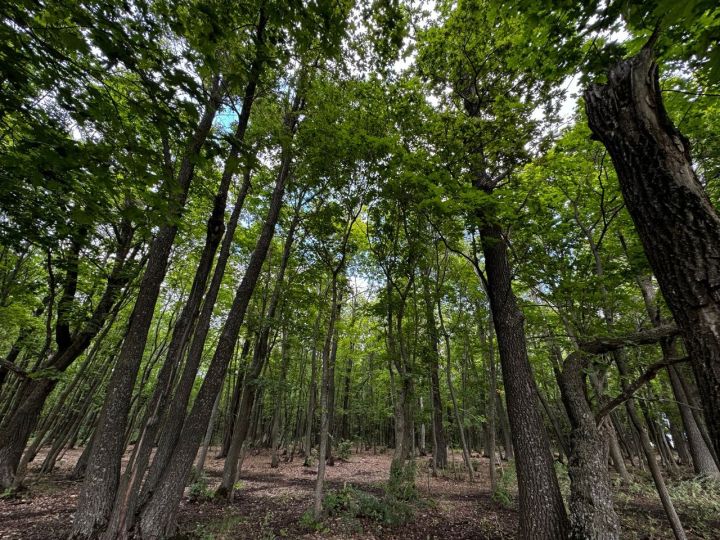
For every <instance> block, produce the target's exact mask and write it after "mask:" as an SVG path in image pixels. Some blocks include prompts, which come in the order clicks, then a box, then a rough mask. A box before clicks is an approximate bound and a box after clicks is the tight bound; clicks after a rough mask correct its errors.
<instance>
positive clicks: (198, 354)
mask: <svg viewBox="0 0 720 540" xmlns="http://www.w3.org/2000/svg"><path fill="white" fill-rule="evenodd" d="M250 184H251V170H250V168H249V167H248V168H247V169H246V171H245V178H244V180H243V185H242V188H241V189H240V193H239V194H238V196H237V199H236V201H235V206H234V207H233V211H232V214H231V216H230V220H229V221H228V224H227V228H226V231H225V237H224V238H223V241H222V246H221V247H220V253H219V255H218V259H217V262H216V263H215V270H214V271H213V277H212V280H211V282H210V287H209V288H208V291H207V294H206V295H205V300H204V301H203V307H202V309H201V311H200V317H199V318H198V321H197V323H196V324H195V331H194V332H193V337H192V341H191V343H190V350H189V351H188V355H187V359H186V360H185V366H184V368H183V372H182V375H181V377H180V381H179V382H178V385H177V388H176V390H175V394H174V396H173V399H172V400H171V401H170V404H169V407H168V411H167V412H166V414H165V417H164V421H163V426H162V431H161V433H160V439H159V441H158V445H157V449H156V450H155V456H154V457H153V461H152V464H151V465H150V469H149V470H148V473H147V477H146V478H145V481H144V483H143V486H142V491H141V495H140V504H142V503H143V502H144V501H146V500H147V498H148V497H149V495H150V493H152V491H153V490H154V489H155V485H156V484H157V482H158V480H159V479H160V475H161V474H162V471H163V469H164V467H165V466H166V465H167V462H168V460H169V459H170V455H171V454H172V451H173V448H174V447H175V444H176V443H177V440H178V437H179V436H180V431H181V430H182V423H183V420H184V419H185V413H186V411H187V406H188V403H189V401H190V395H191V393H192V389H193V386H194V384H195V377H196V375H197V370H198V367H199V366H200V361H201V360H202V354H203V351H204V349H205V340H206V339H207V335H208V332H209V330H210V320H211V318H212V314H213V310H214V308H215V301H216V300H217V297H218V294H219V293H220V288H221V287H222V281H223V277H224V276H225V268H226V267H227V263H228V260H229V259H230V250H231V248H232V245H233V242H234V238H235V229H236V228H237V224H238V220H239V219H240V212H241V211H242V208H243V205H244V203H245V198H246V197H247V194H248V191H249V190H250Z"/></svg>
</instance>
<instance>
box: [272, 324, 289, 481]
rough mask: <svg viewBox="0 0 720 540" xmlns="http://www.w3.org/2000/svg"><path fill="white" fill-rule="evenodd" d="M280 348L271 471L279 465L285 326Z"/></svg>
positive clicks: (286, 367)
mask: <svg viewBox="0 0 720 540" xmlns="http://www.w3.org/2000/svg"><path fill="white" fill-rule="evenodd" d="M280 348H281V353H280V380H279V385H278V391H277V392H276V393H275V399H274V401H275V407H274V410H273V417H272V428H271V433H270V448H271V451H272V457H271V458H270V459H271V461H270V467H272V468H273V469H277V468H278V466H279V465H280V459H279V458H278V449H279V447H280V440H279V439H280V424H281V416H282V412H283V407H284V405H285V399H284V395H285V381H286V379H287V372H288V366H289V358H290V356H289V354H288V330H287V327H286V326H285V325H283V329H282V344H281V347H280Z"/></svg>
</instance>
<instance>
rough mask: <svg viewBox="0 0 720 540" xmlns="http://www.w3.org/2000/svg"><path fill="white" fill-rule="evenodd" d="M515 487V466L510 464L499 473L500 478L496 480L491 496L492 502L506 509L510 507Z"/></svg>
mask: <svg viewBox="0 0 720 540" xmlns="http://www.w3.org/2000/svg"><path fill="white" fill-rule="evenodd" d="M516 485H517V475H516V473H515V464H514V463H510V464H508V466H507V467H504V468H503V469H502V470H501V472H500V478H498V482H497V486H496V487H495V491H494V492H493V494H492V498H493V500H494V501H495V502H496V503H498V504H501V505H502V506H505V507H506V508H510V507H512V506H513V492H514V490H515V486H516Z"/></svg>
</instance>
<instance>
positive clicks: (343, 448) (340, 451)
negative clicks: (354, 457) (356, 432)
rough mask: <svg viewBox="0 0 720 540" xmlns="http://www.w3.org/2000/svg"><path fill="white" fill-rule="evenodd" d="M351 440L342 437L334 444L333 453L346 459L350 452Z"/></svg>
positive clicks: (348, 457)
mask: <svg viewBox="0 0 720 540" xmlns="http://www.w3.org/2000/svg"><path fill="white" fill-rule="evenodd" d="M352 447H353V442H352V441H350V440H348V439H342V440H340V441H338V442H337V444H336V445H335V454H336V455H337V457H339V458H340V459H342V460H345V461H347V460H348V459H350V455H351V454H352Z"/></svg>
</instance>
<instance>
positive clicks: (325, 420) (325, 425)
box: [313, 268, 342, 519]
mask: <svg viewBox="0 0 720 540" xmlns="http://www.w3.org/2000/svg"><path fill="white" fill-rule="evenodd" d="M341 269H342V268H338V269H337V271H335V272H333V275H332V281H331V284H330V290H331V293H330V302H331V303H330V317H329V319H328V329H327V333H326V335H325V344H324V345H323V351H322V380H321V384H320V448H319V450H318V470H317V477H316V479H315V490H314V496H313V514H314V516H315V519H320V517H321V516H322V495H323V486H324V484H325V465H326V463H325V460H326V458H327V454H328V445H329V442H330V441H329V439H330V405H331V403H330V393H331V392H332V391H333V385H332V384H331V381H330V376H331V373H332V372H333V371H332V368H331V366H330V362H331V361H332V350H331V349H332V342H333V338H334V337H335V324H336V322H337V319H338V317H339V316H340V301H339V291H338V277H339V273H340V270H341Z"/></svg>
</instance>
